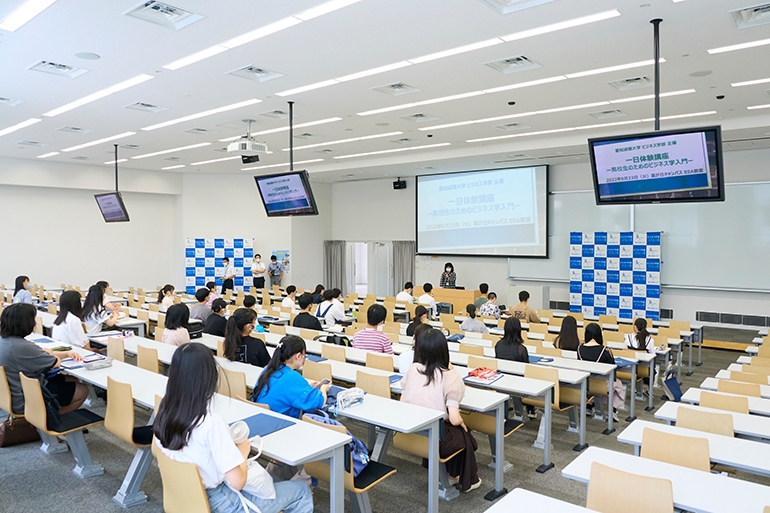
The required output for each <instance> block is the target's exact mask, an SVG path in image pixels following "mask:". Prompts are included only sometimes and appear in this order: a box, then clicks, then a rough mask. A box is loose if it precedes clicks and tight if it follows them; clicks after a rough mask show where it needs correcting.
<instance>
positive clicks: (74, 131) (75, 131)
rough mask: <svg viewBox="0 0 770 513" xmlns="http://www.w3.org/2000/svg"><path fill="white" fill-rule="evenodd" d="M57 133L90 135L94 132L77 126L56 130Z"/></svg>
mask: <svg viewBox="0 0 770 513" xmlns="http://www.w3.org/2000/svg"><path fill="white" fill-rule="evenodd" d="M56 131H57V132H69V133H71V134H90V133H91V132H93V130H88V129H86V128H80V127H77V126H63V127H60V128H57V129H56Z"/></svg>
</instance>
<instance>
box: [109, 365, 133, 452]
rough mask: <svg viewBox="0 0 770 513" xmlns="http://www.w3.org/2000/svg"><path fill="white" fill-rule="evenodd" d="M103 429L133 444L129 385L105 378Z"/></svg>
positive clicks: (131, 398)
mask: <svg viewBox="0 0 770 513" xmlns="http://www.w3.org/2000/svg"><path fill="white" fill-rule="evenodd" d="M104 427H105V428H106V429H107V431H109V432H110V433H112V434H113V435H115V436H117V437H119V438H122V439H123V440H124V441H126V442H128V443H130V444H132V445H133V444H134V441H133V433H134V397H133V395H132V393H131V385H130V384H128V383H121V382H120V381H115V380H114V379H112V378H111V377H110V376H107V412H106V413H105V414H104Z"/></svg>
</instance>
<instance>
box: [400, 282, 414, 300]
mask: <svg viewBox="0 0 770 513" xmlns="http://www.w3.org/2000/svg"><path fill="white" fill-rule="evenodd" d="M413 292H414V285H413V284H412V282H411V281H408V282H406V283H405V284H404V290H402V291H401V292H399V293H398V294H396V303H406V304H408V305H411V304H412V303H413V302H414V297H413V296H412V293H413Z"/></svg>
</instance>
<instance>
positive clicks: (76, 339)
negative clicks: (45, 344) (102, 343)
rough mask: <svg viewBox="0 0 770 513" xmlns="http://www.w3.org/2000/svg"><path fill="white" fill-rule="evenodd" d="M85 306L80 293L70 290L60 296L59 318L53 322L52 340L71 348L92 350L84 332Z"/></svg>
mask: <svg viewBox="0 0 770 513" xmlns="http://www.w3.org/2000/svg"><path fill="white" fill-rule="evenodd" d="M82 313H83V306H82V304H81V302H80V292H77V291H74V290H68V291H66V292H63V293H62V295H61V296H59V316H58V317H56V320H54V321H53V329H52V330H51V338H53V339H54V340H58V341H60V342H64V343H65V344H69V345H71V346H77V347H83V348H85V349H91V345H90V344H89V342H88V337H86V332H85V331H84V330H83V321H82V320H81V318H80V316H81V315H82Z"/></svg>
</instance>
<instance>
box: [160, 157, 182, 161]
mask: <svg viewBox="0 0 770 513" xmlns="http://www.w3.org/2000/svg"><path fill="white" fill-rule="evenodd" d="M163 160H168V161H169V162H180V161H181V160H182V159H181V158H179V157H166V158H164V159H163Z"/></svg>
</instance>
